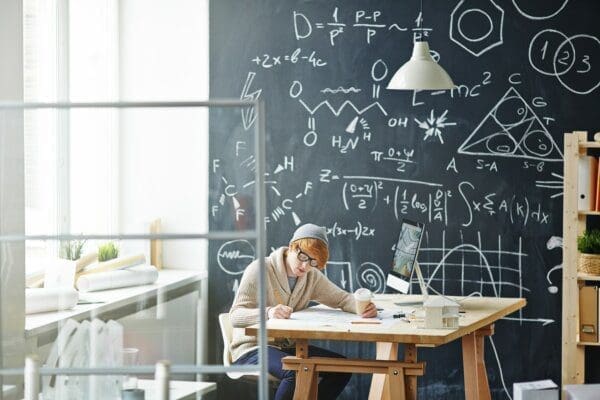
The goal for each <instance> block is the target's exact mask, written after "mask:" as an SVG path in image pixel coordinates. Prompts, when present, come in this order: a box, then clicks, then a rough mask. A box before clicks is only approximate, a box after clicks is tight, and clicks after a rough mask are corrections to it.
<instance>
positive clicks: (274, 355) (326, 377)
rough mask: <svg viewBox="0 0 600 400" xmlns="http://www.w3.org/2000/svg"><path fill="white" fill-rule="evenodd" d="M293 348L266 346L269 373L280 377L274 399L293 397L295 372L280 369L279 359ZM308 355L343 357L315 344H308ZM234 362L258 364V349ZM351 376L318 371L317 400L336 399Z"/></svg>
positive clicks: (293, 350) (293, 351)
mask: <svg viewBox="0 0 600 400" xmlns="http://www.w3.org/2000/svg"><path fill="white" fill-rule="evenodd" d="M294 353H295V349H293V348H292V349H283V350H279V349H277V348H275V347H271V346H268V347H267V357H268V359H269V365H268V371H269V374H271V375H273V376H274V377H276V378H279V379H281V382H280V383H279V387H278V388H277V392H276V393H275V400H291V399H292V398H293V397H294V388H295V386H296V372H295V371H290V370H285V369H282V367H281V359H282V358H283V357H287V356H290V355H294ZM308 355H309V357H336V358H344V356H342V355H341V354H338V353H334V352H333V351H329V350H326V349H323V348H320V347H317V346H308ZM234 364H238V365H256V364H258V350H252V351H249V352H248V353H246V354H244V355H242V356H241V357H240V358H238V359H237V360H236V361H235V363H234ZM351 377H352V374H346V373H340V372H320V373H319V378H321V379H320V381H319V396H318V398H319V400H321V399H323V400H325V399H326V400H332V399H336V398H337V397H338V396H339V395H340V393H342V391H343V390H344V387H346V384H347V383H348V381H349V380H350V378H351Z"/></svg>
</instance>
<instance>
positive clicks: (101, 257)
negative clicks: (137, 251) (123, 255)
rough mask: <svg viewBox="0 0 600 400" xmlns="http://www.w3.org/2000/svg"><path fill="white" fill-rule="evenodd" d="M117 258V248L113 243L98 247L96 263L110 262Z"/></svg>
mask: <svg viewBox="0 0 600 400" xmlns="http://www.w3.org/2000/svg"><path fill="white" fill-rule="evenodd" d="M118 256H119V248H118V247H117V246H116V245H115V244H114V243H113V242H108V243H104V244H102V245H100V246H99V247H98V262H102V261H108V260H112V259H113V258H117V257H118Z"/></svg>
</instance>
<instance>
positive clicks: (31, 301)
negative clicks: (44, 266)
mask: <svg viewBox="0 0 600 400" xmlns="http://www.w3.org/2000/svg"><path fill="white" fill-rule="evenodd" d="M77 300H79V293H77V290H75V289H73V288H67V287H63V288H39V289H25V314H34V313H40V312H46V311H58V310H68V309H70V308H73V307H75V305H76V304H77Z"/></svg>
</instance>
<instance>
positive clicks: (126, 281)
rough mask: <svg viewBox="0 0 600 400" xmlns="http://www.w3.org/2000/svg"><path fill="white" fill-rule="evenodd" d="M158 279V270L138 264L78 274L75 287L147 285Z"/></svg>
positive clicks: (91, 289) (80, 289)
mask: <svg viewBox="0 0 600 400" xmlns="http://www.w3.org/2000/svg"><path fill="white" fill-rule="evenodd" d="M157 279H158V270H157V269H156V268H155V267H154V266H152V265H138V266H135V267H130V268H126V269H119V270H116V271H108V272H99V273H95V274H88V275H84V276H80V277H79V278H78V279H77V289H79V291H80V292H93V291H98V290H107V289H117V288H121V287H128V286H139V285H149V284H152V283H154V282H156V280H157Z"/></svg>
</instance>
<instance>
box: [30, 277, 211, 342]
mask: <svg viewBox="0 0 600 400" xmlns="http://www.w3.org/2000/svg"><path fill="white" fill-rule="evenodd" d="M207 276H208V274H207V272H206V271H198V270H182V269H179V270H178V269H162V270H161V271H160V272H159V274H158V280H157V281H156V282H155V283H153V284H152V285H142V286H131V287H125V288H119V289H112V290H102V291H98V292H88V293H81V294H80V296H79V298H80V301H81V300H88V301H91V302H95V303H92V304H77V305H76V306H75V307H73V308H72V309H71V310H65V311H52V312H45V313H38V314H30V315H26V316H25V339H26V340H28V341H29V342H30V344H31V345H32V346H34V347H32V348H36V347H37V346H41V345H44V344H47V343H51V342H52V341H54V339H55V337H56V333H57V330H58V328H59V325H60V324H61V323H62V322H64V321H66V320H68V319H70V318H72V319H75V320H76V321H83V320H85V319H91V318H95V317H97V318H103V319H105V318H110V319H118V318H121V317H123V316H126V315H129V314H133V313H135V312H136V311H139V310H140V309H146V308H150V307H152V306H154V305H156V304H157V302H166V301H168V300H171V299H174V298H177V297H180V296H183V295H185V294H188V293H191V292H193V291H199V290H200V286H201V281H202V279H205V278H206V277H207ZM32 341H33V343H32Z"/></svg>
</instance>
